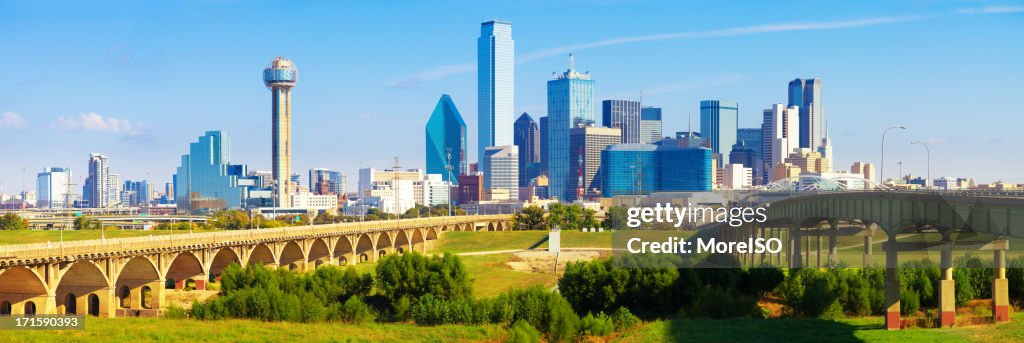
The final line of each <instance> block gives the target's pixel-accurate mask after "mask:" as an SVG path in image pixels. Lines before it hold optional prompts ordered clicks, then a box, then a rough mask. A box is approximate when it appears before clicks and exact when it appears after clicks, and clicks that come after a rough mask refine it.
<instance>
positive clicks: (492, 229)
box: [487, 222, 494, 231]
mask: <svg viewBox="0 0 1024 343" xmlns="http://www.w3.org/2000/svg"><path fill="white" fill-rule="evenodd" d="M487 231H494V222H487Z"/></svg>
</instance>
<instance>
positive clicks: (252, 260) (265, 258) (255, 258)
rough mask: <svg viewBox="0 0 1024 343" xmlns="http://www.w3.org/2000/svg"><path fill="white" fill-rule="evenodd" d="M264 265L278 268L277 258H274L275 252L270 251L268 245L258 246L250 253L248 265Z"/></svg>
mask: <svg viewBox="0 0 1024 343" xmlns="http://www.w3.org/2000/svg"><path fill="white" fill-rule="evenodd" d="M254 264H262V265H264V266H271V267H275V266H277V258H275V257H274V251H273V250H271V249H270V247H269V246H267V245H266V244H257V245H256V246H254V247H253V248H252V251H250V252H249V261H248V262H247V263H246V265H249V266H251V265H254Z"/></svg>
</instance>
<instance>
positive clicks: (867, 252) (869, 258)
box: [864, 232, 875, 268]
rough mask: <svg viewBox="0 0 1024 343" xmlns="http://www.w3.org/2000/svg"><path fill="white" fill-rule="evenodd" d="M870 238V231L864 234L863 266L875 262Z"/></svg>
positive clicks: (865, 266) (868, 265)
mask: <svg viewBox="0 0 1024 343" xmlns="http://www.w3.org/2000/svg"><path fill="white" fill-rule="evenodd" d="M872 240H873V239H872V238H871V234H870V232H869V233H868V235H867V236H864V268H867V267H870V266H871V265H873V264H875V255H874V252H872V251H871V250H872V247H871V245H872V244H874V242H872Z"/></svg>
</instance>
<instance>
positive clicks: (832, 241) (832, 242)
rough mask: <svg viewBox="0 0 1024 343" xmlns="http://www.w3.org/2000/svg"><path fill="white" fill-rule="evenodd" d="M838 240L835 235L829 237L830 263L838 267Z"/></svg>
mask: <svg viewBox="0 0 1024 343" xmlns="http://www.w3.org/2000/svg"><path fill="white" fill-rule="evenodd" d="M837 245H838V238H837V237H836V236H835V235H832V236H828V263H829V265H833V266H834V265H836V264H837V263H839V251H838V250H837Z"/></svg>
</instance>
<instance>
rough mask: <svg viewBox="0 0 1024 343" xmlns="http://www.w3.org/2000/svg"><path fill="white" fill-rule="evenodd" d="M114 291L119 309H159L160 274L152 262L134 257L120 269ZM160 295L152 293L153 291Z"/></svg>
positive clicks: (140, 257)
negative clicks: (115, 291)
mask: <svg viewBox="0 0 1024 343" xmlns="http://www.w3.org/2000/svg"><path fill="white" fill-rule="evenodd" d="M114 289H116V290H117V300H118V304H119V307H121V308H130V309H154V308H159V307H160V303H161V299H160V294H161V293H162V292H160V289H161V287H160V273H159V271H158V270H157V267H156V265H154V264H153V261H152V260H150V259H148V258H145V257H142V256H136V257H133V258H131V259H129V260H128V262H126V263H125V264H124V266H122V267H121V271H120V273H118V275H117V281H116V282H114ZM154 289H155V290H157V292H160V293H153V290H154Z"/></svg>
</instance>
